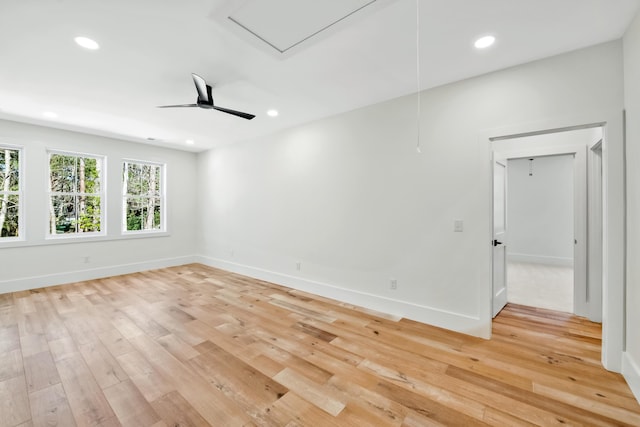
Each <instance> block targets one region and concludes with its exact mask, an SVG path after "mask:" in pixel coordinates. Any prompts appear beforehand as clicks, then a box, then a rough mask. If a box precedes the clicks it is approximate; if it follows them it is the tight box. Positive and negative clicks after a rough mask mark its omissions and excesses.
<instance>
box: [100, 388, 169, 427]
mask: <svg viewBox="0 0 640 427" xmlns="http://www.w3.org/2000/svg"><path fill="white" fill-rule="evenodd" d="M104 395H105V397H106V398H107V401H108V402H109V404H110V405H111V408H113V411H114V412H115V413H116V416H117V417H118V421H119V422H120V423H121V424H122V425H123V426H125V427H127V426H131V427H137V426H150V425H153V424H155V423H157V422H159V421H160V417H159V416H158V414H157V413H156V412H155V411H154V410H153V408H152V407H151V405H150V404H149V402H148V401H147V400H146V399H145V398H144V396H143V395H142V393H140V391H139V390H138V388H137V387H136V386H135V384H133V383H132V382H131V381H129V380H127V381H122V382H119V383H117V384H114V385H112V386H110V387H107V388H105V389H104Z"/></svg>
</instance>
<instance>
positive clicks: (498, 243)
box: [493, 239, 502, 246]
mask: <svg viewBox="0 0 640 427" xmlns="http://www.w3.org/2000/svg"><path fill="white" fill-rule="evenodd" d="M501 244H502V242H499V241H497V240H495V239H494V240H493V246H498V245H501Z"/></svg>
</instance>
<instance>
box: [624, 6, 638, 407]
mask: <svg viewBox="0 0 640 427" xmlns="http://www.w3.org/2000/svg"><path fill="white" fill-rule="evenodd" d="M638 76H640V15H638V16H636V18H635V20H634V21H633V23H632V24H631V26H630V27H629V29H628V30H627V33H626V34H625V36H624V88H625V92H624V103H625V109H626V116H627V120H626V122H627V126H626V132H627V133H626V149H627V150H626V154H627V163H626V164H627V260H628V262H627V292H626V296H627V301H626V315H627V324H626V353H625V363H624V365H623V373H624V375H625V378H626V379H627V382H628V383H629V384H630V385H631V389H632V390H633V391H634V393H635V395H636V397H637V398H638V400H640V310H639V309H638V307H640V265H638V260H639V259H640V168H638V167H637V165H638V164H639V163H640V81H638Z"/></svg>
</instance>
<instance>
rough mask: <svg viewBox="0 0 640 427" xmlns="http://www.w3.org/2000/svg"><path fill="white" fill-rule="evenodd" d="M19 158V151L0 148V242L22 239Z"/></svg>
mask: <svg viewBox="0 0 640 427" xmlns="http://www.w3.org/2000/svg"><path fill="white" fill-rule="evenodd" d="M20 157H21V150H20V149H18V148H12V147H5V146H0V240H4V239H12V238H15V239H19V238H22V232H21V230H22V215H21V214H22V209H21V207H20V206H21V205H20V204H21V202H22V200H23V198H22V186H21V184H20V167H21V165H20Z"/></svg>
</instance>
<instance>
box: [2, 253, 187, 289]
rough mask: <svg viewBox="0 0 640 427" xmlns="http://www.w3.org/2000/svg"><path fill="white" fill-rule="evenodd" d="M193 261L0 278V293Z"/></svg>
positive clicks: (178, 259) (160, 261)
mask: <svg viewBox="0 0 640 427" xmlns="http://www.w3.org/2000/svg"><path fill="white" fill-rule="evenodd" d="M194 262H195V260H194V257H193V256H184V257H176V258H165V259H158V260H153V261H144V262H137V263H132V264H120V265H112V266H109V267H100V268H93V269H86V270H76V271H71V272H65V273H57V274H47V275H43V276H33V277H25V278H22V279H17V280H1V281H0V294H2V293H7V292H17V291H25V290H28V289H36V288H43V287H47V286H56V285H62V284H65V283H75V282H83V281H85V280H93V279H100V278H104V277H111V276H119V275H122V274H130V273H138V272H140V271H146V270H155V269H158V268H167V267H175V266H178V265H185V264H192V263H194Z"/></svg>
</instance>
